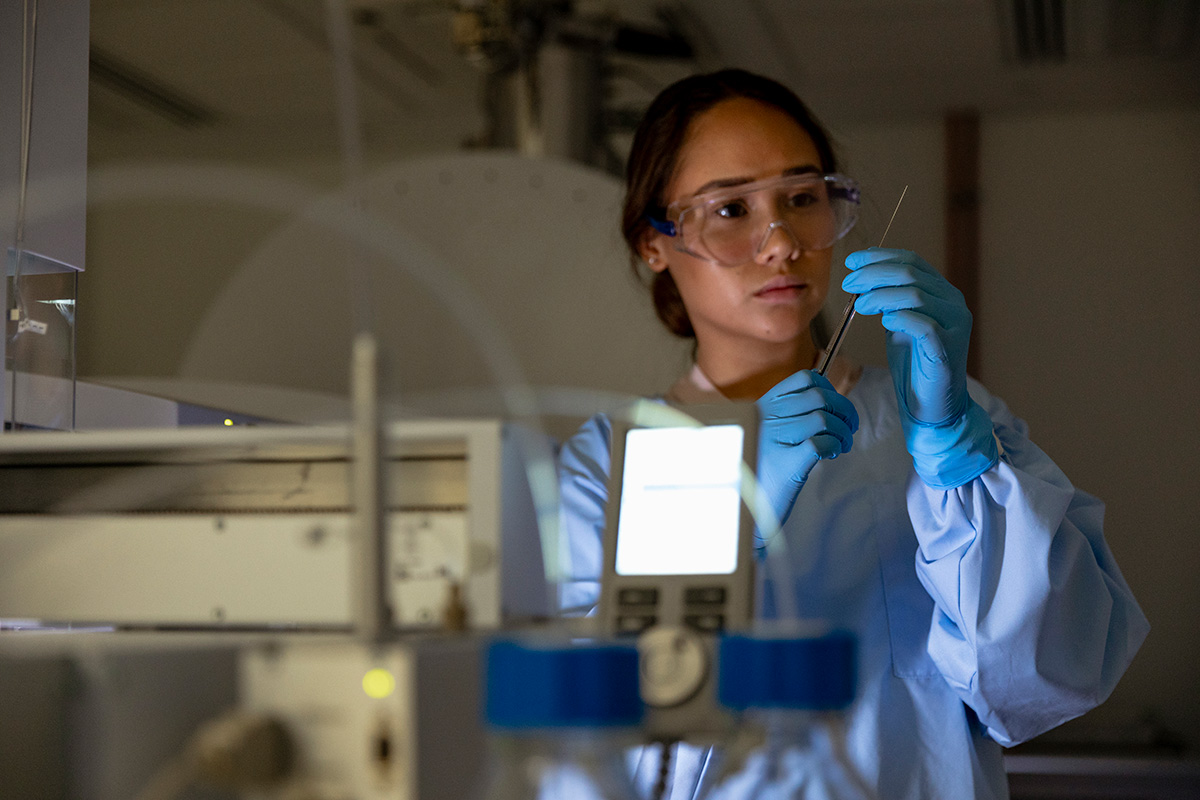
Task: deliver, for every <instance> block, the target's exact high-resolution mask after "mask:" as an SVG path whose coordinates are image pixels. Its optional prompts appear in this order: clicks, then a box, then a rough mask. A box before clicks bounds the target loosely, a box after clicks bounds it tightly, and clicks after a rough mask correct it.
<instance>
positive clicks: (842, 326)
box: [817, 184, 908, 375]
mask: <svg viewBox="0 0 1200 800" xmlns="http://www.w3.org/2000/svg"><path fill="white" fill-rule="evenodd" d="M906 194H908V184H905V185H904V191H902V192H900V199H899V200H897V201H896V207H895V208H894V209H892V218H891V219H889V220H888V224H887V227H886V228H884V229H883V236H881V237H879V247H883V243H884V241H885V240H886V239H887V235H888V231H890V230H891V229H892V223H893V222H895V221H896V212H897V211H899V210H900V204H901V203H903V202H904V195H906ZM858 297H859V296H858V295H856V294H853V295H850V302H849V303H847V304H846V310H845V311H843V312H842V321H841V323H839V324H838V328H837V332H836V333H834V334H833V338H832V339H830V340H829V344H828V345H827V346H826V347H825V355H824V356H822V357H821V363H820V364H818V365H817V374H818V375H824V374H825V372H826V370H828V369H829V365H830V364H832V363H833V357H834V356H836V355H837V351H838V350H840V349H841V347H842V341H843V340H844V339H845V338H846V331H848V330H849V329H850V321H851V320H853V319H854V316H855V311H854V303H855V301H856V300H858Z"/></svg>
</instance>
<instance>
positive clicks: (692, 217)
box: [647, 173, 859, 267]
mask: <svg viewBox="0 0 1200 800" xmlns="http://www.w3.org/2000/svg"><path fill="white" fill-rule="evenodd" d="M858 204H859V190H858V184H856V183H855V182H854V181H853V180H851V179H850V178H847V177H846V176H844V175H816V174H811V173H805V174H801V175H784V176H782V177H777V178H766V179H765V180H761V181H754V182H753V183H743V184H739V185H737V186H730V187H722V188H720V189H714V190H712V191H709V192H704V193H702V194H698V195H695V196H694V197H689V198H686V199H683V200H679V201H677V202H675V203H672V204H671V205H669V206H667V209H666V215H665V216H666V218H665V219H656V218H655V217H653V216H650V217H648V218H647V219H648V221H649V223H650V225H651V227H653V228H654V229H655V230H656V231H658V232H659V233H662V234H664V235H666V236H671V237H675V239H676V242H675V249H677V250H679V251H681V252H684V253H687V254H689V255H692V256H695V257H696V258H702V259H705V260H706V261H711V262H713V263H714V264H718V265H720V266H723V267H734V266H737V265H739V264H745V263H746V262H748V261H751V260H753V259H754V258H755V257H756V256H757V255H758V254H759V253H760V252H762V250H763V248H764V247H766V246H767V242H768V241H770V239H771V237H772V236H774V235H775V234H776V232H777V231H780V232H782V233H784V234H786V235H788V236H790V237H791V238H792V241H793V242H794V244H795V245H796V246H797V247H798V248H800V249H801V250H823V249H824V248H826V247H829V246H830V245H832V244H833V243H834V242H836V241H837V240H838V239H841V238H842V237H843V236H845V235H846V233H847V232H848V231H849V230H850V229H851V228H853V227H854V223H855V222H856V221H857V220H858Z"/></svg>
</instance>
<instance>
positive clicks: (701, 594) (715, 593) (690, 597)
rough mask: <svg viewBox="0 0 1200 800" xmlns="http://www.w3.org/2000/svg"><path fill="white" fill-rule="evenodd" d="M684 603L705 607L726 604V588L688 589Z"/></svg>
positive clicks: (684, 594) (700, 587) (685, 592)
mask: <svg viewBox="0 0 1200 800" xmlns="http://www.w3.org/2000/svg"><path fill="white" fill-rule="evenodd" d="M683 601H684V602H685V603H688V604H689V605H690V604H692V603H697V604H704V605H716V604H718V603H724V602H725V587H724V586H698V587H695V588H692V589H687V590H685V591H684V593H683Z"/></svg>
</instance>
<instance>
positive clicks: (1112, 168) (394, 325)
mask: <svg viewBox="0 0 1200 800" xmlns="http://www.w3.org/2000/svg"><path fill="white" fill-rule="evenodd" d="M18 5H19V4H18V3H15V2H14V3H12V6H14V7H16V6H18ZM345 8H346V10H347V20H348V21H347V23H346V25H345V30H344V33H345V37H346V38H345V41H343V42H341V43H339V42H338V41H336V40H335V39H334V36H333V35H331V33H330V31H334V32H335V34H336V30H337V29H336V26H334V27H331V26H330V25H329V14H330V13H331V12H330V9H329V6H327V4H326V3H323V2H320V0H92V2H91V3H90V8H89V9H88V11H89V13H88V17H89V18H88V19H87V20H86V26H85V29H84V35H85V36H86V39H87V42H88V45H87V62H88V65H87V67H88V76H87V81H86V141H87V168H88V171H89V184H88V192H89V203H88V207H87V210H86V249H85V253H86V257H85V258H84V259H83V260H84V262H85V264H84V266H85V270H84V271H83V273H82V274H81V275H80V276H79V283H78V312H77V327H76V342H77V372H78V375H79V377H80V378H81V379H83V380H87V381H91V382H95V383H98V384H106V385H112V386H121V387H125V388H131V389H136V390H138V391H141V392H146V393H151V394H160V395H163V396H168V397H172V398H175V399H182V400H188V401H191V402H195V403H198V404H209V405H216V406H218V407H221V408H227V409H229V410H231V411H236V412H240V413H244V414H247V415H252V416H258V417H264V418H295V419H307V418H313V417H314V416H321V415H329V414H333V415H336V413H337V412H336V409H337V408H338V402H339V398H342V397H343V396H344V395H345V392H346V376H347V375H348V368H347V355H348V342H349V340H350V335H351V333H352V332H353V330H354V329H356V328H362V327H372V328H374V329H375V330H377V331H379V332H381V336H382V337H383V339H384V341H385V343H386V344H387V355H388V365H389V367H388V368H389V378H388V387H389V394H390V397H391V398H392V399H393V400H394V401H395V402H396V403H398V404H399V405H400V406H403V407H405V408H408V409H410V410H412V411H414V412H415V413H426V412H428V411H430V410H431V409H442V410H445V409H455V410H462V411H464V412H473V411H478V410H480V409H487V408H488V407H489V404H494V403H495V397H494V396H492V394H490V393H491V392H493V391H494V388H495V386H496V382H497V380H504V379H505V378H504V376H508V377H511V376H513V375H520V376H523V377H524V379H526V380H528V381H529V382H530V383H531V384H532V385H533V386H534V387H535V388H536V389H537V390H538V391H539V392H541V395H540V396H542V397H544V398H551V399H547V401H546V402H547V403H548V405H550V406H554V408H552V409H551V410H552V412H553V413H554V415H555V417H556V420H557V421H556V422H555V423H554V425H553V426H552V428H553V430H554V431H555V432H556V433H558V434H559V435H560V436H561V435H566V434H567V433H569V431H570V430H571V427H572V426H573V425H574V424H575V423H576V422H577V421H578V419H581V418H583V417H586V416H587V415H588V413H590V411H591V410H592V409H589V408H588V403H587V401H586V400H583V401H578V397H585V398H586V397H587V396H588V395H587V392H588V391H604V392H623V393H632V394H653V393H656V392H661V391H663V390H664V389H665V388H666V387H667V386H669V385H670V384H671V382H672V381H673V380H674V378H675V377H676V376H677V374H678V373H680V372H681V371H682V370H683V369H685V368H686V366H687V364H688V358H689V348H688V346H687V344H686V343H682V342H679V341H676V340H673V339H672V338H671V337H670V336H669V335H668V334H666V333H665V332H663V331H661V330H660V328H659V326H658V323H657V322H656V320H655V319H654V316H653V312H652V310H651V307H650V304H649V301H648V298H647V297H646V295H645V292H644V291H642V290H641V289H640V287H639V285H638V284H637V282H636V281H635V279H634V278H633V276H632V274H631V272H630V270H629V267H628V264H627V259H626V256H625V254H624V253H623V251H622V242H621V239H620V236H619V231H618V215H619V206H620V198H621V188H620V182H619V177H618V176H619V175H620V173H621V169H622V164H623V159H624V154H625V152H626V150H627V148H628V145H629V141H630V138H631V134H632V130H633V127H634V126H635V125H636V122H637V120H638V119H639V117H640V114H641V112H642V111H643V110H644V108H645V106H646V105H647V104H648V102H649V101H650V99H651V98H652V97H653V96H654V95H655V94H656V93H657V92H658V91H659V90H660V89H662V88H663V87H665V86H666V85H667V84H669V83H670V82H671V81H673V80H675V79H678V78H680V77H683V76H685V75H687V74H689V73H692V72H695V71H702V70H703V71H707V70H712V69H717V68H721V67H727V66H737V67H744V68H747V69H750V70H755V71H758V72H762V73H765V74H767V75H769V76H772V77H774V78H777V79H779V80H781V81H783V82H785V83H786V84H788V85H789V86H791V87H792V88H794V89H795V90H796V91H797V92H798V93H799V94H800V96H801V97H802V98H803V99H804V100H805V101H806V102H807V103H808V104H809V105H810V106H811V107H812V109H813V110H814V111H815V112H816V114H817V116H818V117H819V118H820V119H821V120H822V121H823V122H824V124H825V125H826V126H827V127H828V129H829V130H830V132H831V134H832V135H833V138H834V140H835V143H836V146H837V147H838V151H839V155H840V157H841V159H842V162H843V165H842V170H843V171H844V172H845V173H847V174H849V175H851V176H853V177H855V178H856V179H858V180H859V181H860V183H861V184H862V186H863V190H864V208H863V216H862V219H861V221H860V223H859V225H858V227H857V228H856V230H855V231H854V232H852V233H851V236H850V237H849V238H848V240H847V241H846V242H844V243H843V244H842V245H840V248H841V252H842V254H843V255H844V253H845V252H849V250H851V249H855V248H858V247H862V246H869V245H872V244H875V243H877V242H878V239H879V236H880V235H881V233H882V229H883V225H884V224H885V223H886V220H887V217H888V216H889V215H890V213H891V210H892V207H893V205H894V204H895V202H896V199H897V197H898V196H899V195H900V192H901V189H902V188H903V187H904V186H905V185H907V186H909V190H908V195H907V198H906V199H905V202H904V206H903V207H902V208H901V210H900V212H899V214H898V216H897V218H896V221H895V224H894V226H893V228H892V229H891V232H890V233H889V235H888V244H889V245H890V246H895V247H905V248H909V249H912V250H916V251H918V252H920V253H922V254H923V255H924V256H925V257H926V258H927V259H928V260H930V261H931V262H932V263H934V264H935V265H937V266H939V267H940V268H942V269H944V270H945V271H946V272H947V274H949V275H950V276H951V278H952V280H954V281H955V282H956V283H957V284H959V285H960V287H962V288H964V291H966V292H967V294H968V296H969V298H970V302H971V303H972V305H973V307H974V311H975V333H974V342H973V344H974V347H975V350H974V352H973V353H972V365H971V370H972V373H973V374H974V375H975V376H976V377H978V378H979V379H980V380H982V381H983V382H984V383H985V384H986V385H987V386H988V387H989V388H990V389H991V390H992V391H993V392H995V393H997V394H999V395H1000V396H1001V397H1003V398H1005V400H1006V401H1007V402H1008V403H1009V405H1010V406H1011V408H1012V409H1013V411H1014V412H1015V413H1016V414H1017V415H1018V416H1020V417H1022V418H1024V419H1025V420H1027V421H1028V423H1029V425H1030V428H1031V435H1032V437H1033V439H1034V440H1035V441H1036V442H1037V443H1038V444H1039V445H1040V446H1041V447H1042V448H1043V449H1045V450H1046V451H1047V452H1048V453H1049V454H1050V455H1051V456H1052V457H1053V458H1054V459H1055V460H1056V462H1057V463H1058V464H1059V465H1060V466H1061V467H1062V468H1063V469H1064V471H1065V472H1066V473H1067V474H1068V475H1069V476H1070V477H1071V478H1072V480H1073V481H1074V482H1075V483H1076V484H1077V485H1078V486H1079V487H1081V488H1082V489H1084V490H1086V491H1088V492H1090V493H1093V494H1095V495H1097V496H1099V497H1101V498H1103V499H1104V500H1105V501H1106V503H1107V517H1106V535H1107V538H1108V542H1109V544H1110V545H1111V547H1112V550H1113V551H1114V553H1115V555H1116V558H1117V561H1118V563H1119V564H1120V565H1121V568H1122V570H1123V572H1124V574H1125V577H1126V578H1127V580H1128V581H1129V583H1130V585H1131V586H1132V587H1133V589H1134V592H1135V594H1136V595H1137V597H1138V599H1139V600H1140V602H1141V603H1142V606H1143V609H1144V610H1145V612H1146V615H1147V616H1148V617H1149V619H1150V622H1151V625H1152V632H1151V634H1150V637H1149V639H1148V640H1147V642H1146V644H1145V645H1144V647H1143V648H1142V650H1141V652H1140V654H1139V655H1138V657H1137V659H1136V660H1135V662H1134V663H1133V665H1132V667H1131V668H1130V670H1129V672H1128V674H1127V675H1126V677H1125V678H1124V680H1123V681H1122V683H1121V684H1120V686H1119V687H1118V688H1117V690H1116V693H1115V694H1114V695H1113V696H1112V698H1111V699H1110V700H1109V701H1108V702H1107V703H1105V704H1104V705H1103V706H1101V707H1100V708H1099V709H1097V710H1095V711H1093V712H1091V713H1090V714H1088V715H1087V716H1085V717H1084V718H1082V719H1080V720H1077V721H1075V722H1073V723H1070V724H1068V725H1066V726H1064V727H1063V728H1062V729H1060V730H1058V731H1055V732H1052V733H1050V734H1048V735H1047V736H1045V737H1043V741H1041V742H1040V744H1041V746H1042V747H1044V748H1047V749H1049V748H1053V747H1058V746H1061V747H1074V748H1089V747H1090V748H1093V749H1096V750H1103V749H1105V748H1110V749H1112V750H1113V751H1120V752H1124V753H1129V752H1136V751H1147V752H1165V753H1171V754H1179V753H1183V754H1191V755H1194V754H1195V752H1196V748H1197V747H1198V746H1200V670H1197V668H1196V662H1197V658H1198V657H1200V624H1198V615H1197V611H1196V609H1197V607H1200V581H1197V580H1196V575H1197V574H1198V573H1200V541H1198V540H1200V536H1198V535H1197V534H1198V533H1200V519H1198V518H1200V514H1198V512H1197V507H1196V506H1193V505H1190V503H1193V502H1195V497H1196V495H1197V489H1198V488H1200V487H1198V485H1197V483H1198V478H1197V476H1200V447H1197V439H1198V438H1200V421H1198V420H1200V379H1198V377H1197V373H1196V370H1195V368H1194V366H1192V367H1189V366H1188V365H1187V364H1186V363H1184V364H1183V365H1182V366H1180V364H1179V362H1178V360H1177V359H1178V358H1183V359H1184V361H1185V362H1186V361H1187V359H1188V358H1194V357H1195V355H1196V350H1197V347H1198V346H1200V322H1198V320H1200V315H1198V314H1197V313H1196V309H1197V307H1198V306H1200V256H1198V254H1200V2H1197V1H1196V0H851V1H850V2H817V1H816V0H659V1H658V2H654V1H653V0H603V1H596V2H592V1H591V0H576V1H575V2H568V1H566V0H563V1H562V2H553V1H552V0H524V1H522V0H459V1H458V2H450V1H449V0H447V1H445V2H438V1H437V0H346V3H345ZM46 13H49V12H46ZM77 33H78V32H77ZM341 46H348V47H350V49H351V52H352V57H353V65H354V74H353V76H352V77H351V78H350V80H349V83H348V84H346V83H342V84H340V86H341V89H342V91H341V93H340V94H339V76H338V74H337V72H336V70H335V69H334V61H333V58H332V55H331V54H332V52H333V51H334V50H335V48H337V47H341ZM344 77H345V76H343V78H344ZM347 86H349V87H350V88H351V89H352V91H351V92H349V93H347V92H346V89H347ZM348 98H350V100H352V104H351V105H348V103H349V102H350V100H348ZM352 106H356V108H355V107H352ZM75 119H77V120H78V115H75ZM167 165H171V166H170V167H169V168H168V166H167ZM184 168H186V169H184ZM138 170H141V171H140V172H139V171H138ZM155 170H159V171H158V172H155ZM172 170H174V171H172ZM202 175H207V176H209V177H208V178H200V177H196V176H202ZM122 176H124V177H122ZM130 176H133V177H132V178H130ZM124 179H128V181H132V183H131V184H129V185H132V186H133V187H134V188H132V189H127V190H120V191H118V190H116V189H114V188H113V187H115V186H125V185H126V184H125V183H121V180H124ZM128 181H127V182H128ZM214 182H215V183H216V185H213V184H214ZM351 184H352V185H353V194H352V195H350V201H351V202H353V203H354V204H356V207H358V208H364V209H366V210H367V211H368V213H370V214H372V215H374V217H375V218H377V219H379V220H381V221H383V222H386V224H387V225H388V226H395V227H394V229H392V228H389V230H390V231H393V232H394V234H395V235H397V236H399V237H400V239H398V240H396V241H398V242H399V243H400V244H402V245H404V246H403V247H398V248H395V249H393V250H392V251H391V253H392V255H390V256H387V257H385V256H383V255H381V254H380V252H379V250H378V249H377V248H374V247H373V246H371V245H370V244H369V243H365V244H364V237H361V236H351V235H349V234H347V232H346V231H344V230H341V231H339V230H337V229H336V228H337V225H336V224H331V225H329V226H326V225H322V224H321V219H322V217H321V214H320V213H319V212H312V211H311V208H312V205H311V203H315V202H317V201H318V199H319V198H321V197H323V196H327V195H329V194H333V195H335V196H337V193H339V192H344V191H345V187H346V186H347V185H351ZM139 187H141V188H139ZM264 187H268V188H264ZM340 196H342V197H343V198H345V197H346V195H344V194H343V195H340ZM289 200H290V202H289ZM301 208H308V209H310V211H309V212H308V213H306V214H304V215H300V214H299V210H300V209H301ZM335 216H336V215H335V214H332V213H331V214H330V215H329V217H330V218H333V217H335ZM389 235H392V234H389ZM410 245H411V246H410ZM835 261H839V262H840V258H838V259H836V260H835ZM838 270H840V267H835V272H836V271H838ZM364 275H366V276H368V277H367V278H365V279H364V278H363V277H362V276H364ZM355 276H358V277H355ZM835 277H836V278H839V279H840V274H839V275H835ZM364 281H365V285H364ZM835 285H836V281H835ZM844 302H845V297H844V295H841V294H840V292H836V291H835V292H834V293H833V296H831V297H830V299H829V302H828V306H827V311H826V316H827V317H828V318H829V320H830V321H831V322H835V321H836V319H837V316H838V314H839V313H840V310H841V308H842V306H843V304H844ZM844 352H846V353H848V354H849V355H850V356H851V357H853V358H854V359H856V360H858V361H860V362H863V363H869V364H883V363H884V353H883V336H882V331H881V330H880V329H879V328H878V324H877V322H876V321H875V320H872V319H861V320H859V321H858V322H857V323H856V327H855V328H854V329H853V330H852V332H851V335H850V340H849V342H848V344H847V346H846V350H845V351H844ZM1188 353H1192V356H1188ZM506 365H507V366H506ZM514 369H515V372H514ZM558 389H567V390H577V389H581V390H586V391H585V392H583V393H581V394H579V395H570V396H571V397H574V398H576V401H573V402H572V403H571V404H569V405H570V407H565V406H563V404H562V403H561V402H559V405H557V406H555V405H554V402H556V401H553V400H552V398H553V397H558V396H559V395H556V394H554V392H555V391H556V390H558ZM331 409H333V410H331Z"/></svg>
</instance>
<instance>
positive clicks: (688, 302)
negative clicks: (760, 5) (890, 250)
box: [641, 98, 833, 350]
mask: <svg viewBox="0 0 1200 800" xmlns="http://www.w3.org/2000/svg"><path fill="white" fill-rule="evenodd" d="M804 171H808V172H813V173H816V174H820V173H821V172H822V169H821V159H820V157H819V155H818V154H817V148H816V146H815V145H814V144H813V141H812V138H811V137H810V136H809V135H808V134H807V133H806V132H805V131H804V129H803V128H801V127H800V125H798V124H797V123H796V122H795V120H793V119H792V118H791V117H790V116H788V115H787V114H785V113H784V112H782V111H780V110H778V109H776V108H774V107H772V106H768V105H764V104H762V103H759V102H758V101H755V100H750V99H747V98H732V99H729V100H723V101H721V102H720V103H718V104H717V105H715V106H713V107H712V108H710V109H709V110H708V111H706V112H704V113H702V114H700V115H699V116H697V117H696V118H695V119H694V120H693V121H692V123H691V126H690V127H689V129H688V132H687V136H686V137H685V138H684V143H683V147H682V149H681V150H680V152H679V157H678V160H677V163H676V166H675V174H674V176H673V177H672V179H671V181H670V183H669V184H668V185H667V189H666V196H665V197H664V198H663V200H664V201H665V202H664V205H670V204H671V203H674V202H676V201H679V200H686V199H687V198H689V197H691V196H693V195H695V194H697V193H699V192H702V191H706V190H709V189H711V188H714V187H713V184H714V183H716V184H717V185H722V186H724V185H731V184H736V183H749V182H751V181H756V180H761V179H763V178H768V177H775V176H779V175H783V174H785V173H795V172H804ZM832 251H833V249H832V247H827V248H825V249H823V250H804V249H801V248H800V247H799V246H798V245H797V244H796V242H795V240H794V239H793V238H792V237H791V235H790V234H788V233H787V231H786V230H775V231H773V232H772V234H771V235H770V237H769V238H768V239H767V242H766V244H765V246H764V247H763V248H762V250H761V251H760V252H759V253H758V254H757V255H756V256H753V257H752V259H751V260H749V261H747V262H745V263H742V264H737V265H735V266H727V267H724V266H718V265H716V264H713V263H711V262H708V261H705V260H703V259H700V258H697V257H694V256H691V255H689V254H687V253H681V252H679V251H678V250H676V249H675V240H674V238H672V237H668V236H664V235H663V234H661V233H653V234H651V235H650V236H649V237H648V238H647V239H646V242H645V244H644V245H643V248H642V253H641V255H642V257H643V259H645V260H646V262H647V263H648V264H649V265H650V268H651V269H652V270H654V271H656V272H659V271H662V270H664V269H669V270H670V271H671V276H672V277H673V278H674V279H675V283H676V285H677V286H678V287H679V293H680V295H681V296H682V297H683V302H684V305H685V306H686V307H687V311H688V316H689V318H690V319H691V321H692V327H693V328H694V329H695V331H696V341H697V344H698V347H699V348H700V349H701V350H704V349H705V348H706V346H707V347H710V348H711V347H712V346H713V345H714V344H718V343H720V344H731V345H734V346H741V345H753V344H792V343H794V342H795V341H796V340H797V339H798V338H799V337H802V336H806V335H807V332H808V325H809V323H810V322H811V321H812V320H813V318H814V317H815V316H816V315H817V313H818V312H819V311H820V310H821V305H822V303H824V301H825V295H826V293H827V292H828V291H829V265H830V258H831V255H832ZM710 343H711V344H710Z"/></svg>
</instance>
